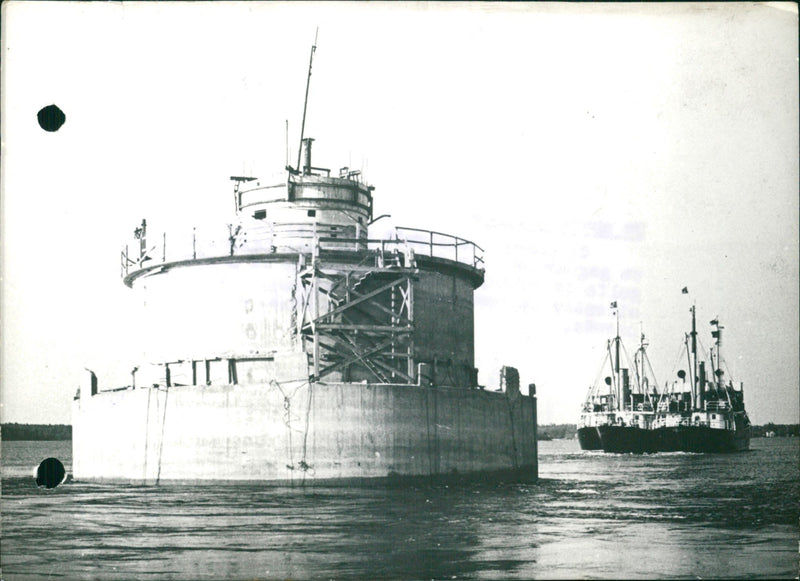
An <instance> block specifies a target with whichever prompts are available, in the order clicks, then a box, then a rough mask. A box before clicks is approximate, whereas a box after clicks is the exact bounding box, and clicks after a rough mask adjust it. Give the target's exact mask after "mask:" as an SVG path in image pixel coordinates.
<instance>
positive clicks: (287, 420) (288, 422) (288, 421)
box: [269, 378, 294, 480]
mask: <svg viewBox="0 0 800 581" xmlns="http://www.w3.org/2000/svg"><path fill="white" fill-rule="evenodd" d="M269 384H270V385H274V386H275V387H277V388H278V391H280V392H281V395H282V396H283V409H284V410H285V413H284V418H283V423H284V425H285V426H286V440H287V445H288V453H289V463H288V464H287V465H286V468H288V469H289V470H294V462H293V461H292V457H293V456H294V454H293V450H292V409H291V408H292V400H291V399H290V398H289V397H288V396H287V395H286V392H284V391H283V388H282V387H281V384H280V383H278V382H277V381H276V380H275V379H274V378H273V379H270V380H269ZM289 479H290V480H293V479H292V478H291V477H290V478H289Z"/></svg>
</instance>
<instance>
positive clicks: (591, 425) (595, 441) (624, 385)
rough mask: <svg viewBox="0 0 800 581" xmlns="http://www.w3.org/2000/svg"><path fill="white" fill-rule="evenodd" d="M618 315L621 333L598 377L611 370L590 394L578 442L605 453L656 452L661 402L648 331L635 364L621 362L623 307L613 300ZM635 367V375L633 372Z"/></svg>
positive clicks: (638, 351) (586, 448)
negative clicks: (649, 354) (657, 406)
mask: <svg viewBox="0 0 800 581" xmlns="http://www.w3.org/2000/svg"><path fill="white" fill-rule="evenodd" d="M611 308H612V309H614V310H615V315H616V316H617V334H616V336H615V337H614V339H612V340H609V341H608V344H607V348H606V355H605V358H604V361H603V364H602V366H601V372H600V374H598V378H599V377H600V376H602V375H603V371H604V370H609V369H610V373H609V375H607V376H606V377H605V378H604V380H603V382H599V381H595V383H594V384H593V386H592V387H591V388H590V389H589V392H588V393H587V396H586V400H585V401H584V404H583V409H582V412H581V418H580V422H579V424H578V441H579V443H580V446H581V449H582V450H603V451H604V452H639V453H641V452H654V451H655V446H656V442H655V434H654V432H653V430H652V428H653V422H654V419H655V402H657V401H658V393H657V391H656V385H657V382H656V381H655V379H654V373H653V369H652V365H651V364H650V361H649V359H648V357H647V345H648V343H647V342H646V341H645V336H644V333H642V334H641V340H640V344H639V348H638V349H637V351H636V354H635V356H634V362H633V366H630V365H629V366H628V367H623V366H622V365H621V354H622V353H625V348H624V346H623V344H622V339H621V338H620V335H619V310H618V309H617V303H616V301H615V302H613V303H611ZM631 367H632V369H633V374H631V373H630V370H631Z"/></svg>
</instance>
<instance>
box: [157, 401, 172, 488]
mask: <svg viewBox="0 0 800 581" xmlns="http://www.w3.org/2000/svg"><path fill="white" fill-rule="evenodd" d="M164 392H165V393H164V414H163V415H162V417H161V442H160V443H159V445H158V472H157V473H156V486H158V483H159V481H160V480H161V458H162V457H163V455H164V426H165V425H166V423H167V401H168V400H169V386H167V387H166V389H164Z"/></svg>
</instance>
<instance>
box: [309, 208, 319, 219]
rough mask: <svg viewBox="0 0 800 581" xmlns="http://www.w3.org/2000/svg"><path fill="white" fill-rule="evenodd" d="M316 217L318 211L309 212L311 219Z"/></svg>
mask: <svg viewBox="0 0 800 581" xmlns="http://www.w3.org/2000/svg"><path fill="white" fill-rule="evenodd" d="M316 215H317V211H316V210H309V211H308V216H309V218H313V217H314V216H316Z"/></svg>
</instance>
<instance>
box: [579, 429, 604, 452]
mask: <svg viewBox="0 0 800 581" xmlns="http://www.w3.org/2000/svg"><path fill="white" fill-rule="evenodd" d="M578 443H579V444H580V445H581V450H602V449H603V446H602V444H601V443H600V434H598V433H597V428H595V427H594V426H589V427H587V426H584V427H582V428H578Z"/></svg>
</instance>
